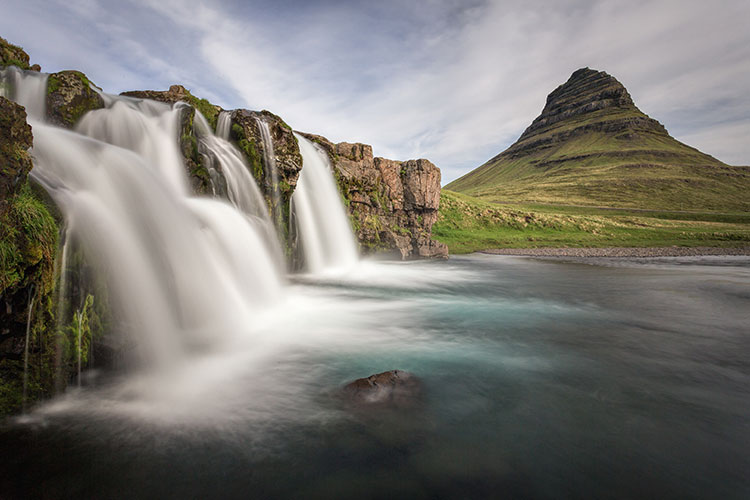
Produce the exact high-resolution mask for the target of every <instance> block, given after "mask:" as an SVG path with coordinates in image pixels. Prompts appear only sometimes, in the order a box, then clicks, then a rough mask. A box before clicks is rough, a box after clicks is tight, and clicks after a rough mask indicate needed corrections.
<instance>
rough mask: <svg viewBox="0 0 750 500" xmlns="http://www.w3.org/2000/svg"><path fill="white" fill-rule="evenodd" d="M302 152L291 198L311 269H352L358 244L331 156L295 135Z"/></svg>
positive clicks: (307, 261)
mask: <svg viewBox="0 0 750 500" xmlns="http://www.w3.org/2000/svg"><path fill="white" fill-rule="evenodd" d="M294 135H295V137H296V138H297V141H298V142H299V149H300V153H302V165H303V166H302V171H301V172H300V176H299V180H298V181H297V189H295V191H294V194H293V195H292V200H291V204H292V207H291V210H290V211H291V212H292V214H293V221H294V225H295V228H294V230H296V231H297V233H298V234H299V238H300V241H301V245H302V250H303V252H304V259H305V262H304V264H305V268H306V269H307V270H308V271H311V272H320V271H323V270H327V269H342V268H349V267H351V266H353V265H355V264H356V263H357V260H358V255H357V246H356V243H355V241H354V237H353V235H352V230H351V227H350V226H349V220H348V218H347V216H346V212H345V210H344V206H343V204H342V203H341V195H340V194H339V191H338V189H337V188H336V181H335V180H334V178H333V173H332V171H331V164H330V161H329V159H328V155H327V154H325V152H323V151H321V150H319V149H318V148H317V147H316V146H315V144H313V143H312V142H311V141H309V140H308V139H306V138H305V137H303V136H301V135H299V134H296V133H295V134H294Z"/></svg>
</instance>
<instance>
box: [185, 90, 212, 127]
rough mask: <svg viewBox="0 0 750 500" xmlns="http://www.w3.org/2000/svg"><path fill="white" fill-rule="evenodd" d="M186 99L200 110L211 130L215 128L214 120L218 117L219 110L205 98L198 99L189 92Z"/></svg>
mask: <svg viewBox="0 0 750 500" xmlns="http://www.w3.org/2000/svg"><path fill="white" fill-rule="evenodd" d="M187 101H188V103H189V104H190V105H191V106H193V107H194V108H195V109H197V110H198V111H200V113H201V114H202V115H203V117H204V118H205V119H206V120H207V121H208V123H209V124H210V125H211V128H212V129H213V130H216V122H217V120H218V119H219V110H218V109H217V108H216V106H214V105H213V104H211V103H210V102H209V101H208V100H207V99H199V98H197V97H195V96H194V95H193V94H191V93H190V92H188V93H187Z"/></svg>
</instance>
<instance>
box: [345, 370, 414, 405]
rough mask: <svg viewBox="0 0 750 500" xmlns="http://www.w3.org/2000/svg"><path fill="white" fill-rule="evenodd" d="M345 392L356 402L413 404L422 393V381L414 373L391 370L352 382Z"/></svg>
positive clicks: (346, 386)
mask: <svg viewBox="0 0 750 500" xmlns="http://www.w3.org/2000/svg"><path fill="white" fill-rule="evenodd" d="M343 393H344V396H345V397H346V398H347V399H349V400H351V401H352V402H354V403H360V404H376V405H388V406H412V405H414V404H415V403H416V402H417V401H418V400H419V398H420V397H421V395H422V382H421V381H420V380H419V378H418V377H417V376H416V375H414V374H413V373H409V372H406V371H403V370H391V371H387V372H383V373H378V374H375V375H370V376H369V377H367V378H360V379H357V380H355V381H354V382H350V383H349V384H347V385H345V386H344V389H343Z"/></svg>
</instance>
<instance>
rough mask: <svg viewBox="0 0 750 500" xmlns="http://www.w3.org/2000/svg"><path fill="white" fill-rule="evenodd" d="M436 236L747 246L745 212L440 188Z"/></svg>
mask: <svg viewBox="0 0 750 500" xmlns="http://www.w3.org/2000/svg"><path fill="white" fill-rule="evenodd" d="M432 234H433V237H434V238H435V239H437V240H438V241H441V242H443V243H445V244H446V245H448V248H449V249H450V251H451V253H453V254H460V253H469V252H474V251H477V250H485V249H489V248H533V247H612V246H614V247H665V246H724V247H728V246H746V245H750V213H743V212H708V211H695V212H687V211H644V210H630V209H625V208H617V209H608V208H602V207H581V206H570V205H552V204H495V203H490V202H487V201H484V200H480V199H477V198H473V197H471V196H467V195H464V194H460V193H455V192H452V191H449V190H445V189H444V190H443V191H442V197H441V200H440V215H439V218H438V222H437V223H436V224H435V225H434V226H433V229H432Z"/></svg>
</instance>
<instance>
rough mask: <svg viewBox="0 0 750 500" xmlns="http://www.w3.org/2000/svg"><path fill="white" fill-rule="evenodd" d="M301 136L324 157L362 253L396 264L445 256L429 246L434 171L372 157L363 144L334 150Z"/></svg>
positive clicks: (436, 186) (435, 199)
mask: <svg viewBox="0 0 750 500" xmlns="http://www.w3.org/2000/svg"><path fill="white" fill-rule="evenodd" d="M303 135H304V136H305V137H307V138H308V139H310V140H312V141H313V142H316V143H317V144H318V145H320V146H321V147H322V148H323V149H324V150H325V151H326V152H327V153H328V156H329V158H330V159H331V163H332V165H333V166H334V169H335V174H336V177H337V179H336V180H337V182H338V185H339V189H340V190H341V192H342V194H343V195H344V198H345V199H346V200H347V201H348V207H347V208H348V211H349V216H350V220H351V223H352V228H353V229H354V232H355V234H356V236H357V239H358V241H359V243H360V247H361V249H362V250H363V251H364V252H365V253H372V252H391V253H393V254H394V255H395V256H396V257H398V258H401V259H414V258H445V257H447V256H448V248H447V247H446V246H445V245H444V244H442V243H440V242H438V241H435V240H432V225H433V224H434V223H435V221H436V220H437V216H438V208H439V206H440V169H438V168H437V167H436V166H435V165H433V164H432V163H431V162H430V161H428V160H424V159H421V160H409V161H405V162H400V161H394V160H388V159H386V158H379V157H373V152H372V146H369V145H367V144H360V143H348V142H342V143H338V144H334V143H332V142H330V141H329V140H328V139H326V138H325V137H322V136H319V135H314V134H303Z"/></svg>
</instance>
